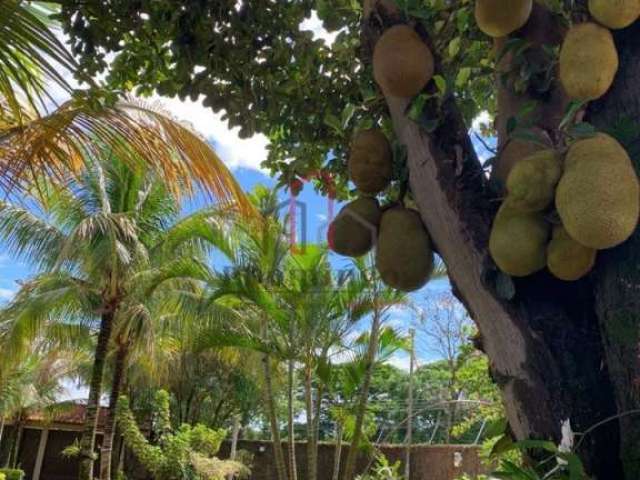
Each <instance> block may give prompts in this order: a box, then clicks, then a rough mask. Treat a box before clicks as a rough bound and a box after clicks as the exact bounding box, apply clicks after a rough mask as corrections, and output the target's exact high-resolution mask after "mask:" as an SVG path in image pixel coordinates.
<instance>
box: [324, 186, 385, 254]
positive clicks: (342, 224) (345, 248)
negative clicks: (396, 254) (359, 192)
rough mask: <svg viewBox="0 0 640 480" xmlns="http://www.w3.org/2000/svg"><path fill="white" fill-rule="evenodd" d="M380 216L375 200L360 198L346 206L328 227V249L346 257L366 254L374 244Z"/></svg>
mask: <svg viewBox="0 0 640 480" xmlns="http://www.w3.org/2000/svg"><path fill="white" fill-rule="evenodd" d="M381 216H382V212H381V211H380V206H379V205H378V201H377V200H376V199H375V198H371V197H361V198H358V199H356V200H354V201H353V202H351V203H349V204H347V205H346V206H345V207H343V208H342V210H340V213H339V214H338V215H337V216H336V218H335V219H334V220H333V222H331V225H330V226H329V231H328V232H327V240H328V243H329V248H330V249H331V250H333V251H334V252H336V253H338V254H340V255H345V256H347V257H360V256H362V255H364V254H366V253H367V252H369V251H370V250H371V248H372V247H373V244H374V243H375V239H376V235H377V229H378V226H379V225H380V218H381Z"/></svg>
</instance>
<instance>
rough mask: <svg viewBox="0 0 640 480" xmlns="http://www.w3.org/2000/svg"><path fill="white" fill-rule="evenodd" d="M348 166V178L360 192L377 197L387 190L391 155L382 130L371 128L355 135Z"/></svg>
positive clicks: (391, 164)
mask: <svg viewBox="0 0 640 480" xmlns="http://www.w3.org/2000/svg"><path fill="white" fill-rule="evenodd" d="M348 166H349V176H350V177H351V180H352V181H353V183H354V184H355V185H356V188H357V189H358V190H359V191H360V192H362V193H366V194H368V195H377V194H378V193H380V192H381V191H383V190H384V189H385V188H387V186H388V185H389V182H390V181H391V178H392V175H393V155H392V153H391V145H390V144H389V140H387V137H386V136H385V135H384V133H382V130H380V129H377V128H372V129H369V130H362V131H360V132H358V133H357V134H356V136H355V137H354V139H353V142H352V143H351V154H350V156H349V165H348Z"/></svg>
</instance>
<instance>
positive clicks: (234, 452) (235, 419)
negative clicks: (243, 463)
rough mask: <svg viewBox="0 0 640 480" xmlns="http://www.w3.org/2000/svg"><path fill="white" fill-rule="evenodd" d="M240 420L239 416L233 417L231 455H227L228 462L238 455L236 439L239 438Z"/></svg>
mask: <svg viewBox="0 0 640 480" xmlns="http://www.w3.org/2000/svg"><path fill="white" fill-rule="evenodd" d="M241 421H242V418H241V417H240V415H239V414H238V415H236V416H235V417H233V433H232V434H231V453H230V454H229V460H235V459H236V455H237V453H238V437H239V436H240V427H241V425H240V422H241Z"/></svg>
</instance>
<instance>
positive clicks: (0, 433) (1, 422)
mask: <svg viewBox="0 0 640 480" xmlns="http://www.w3.org/2000/svg"><path fill="white" fill-rule="evenodd" d="M4 423H5V421H4V415H2V418H0V444H2V436H3V435H4Z"/></svg>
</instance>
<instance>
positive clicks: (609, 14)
mask: <svg viewBox="0 0 640 480" xmlns="http://www.w3.org/2000/svg"><path fill="white" fill-rule="evenodd" d="M589 12H590V13H591V16H592V17H593V18H595V19H596V20H597V21H598V22H600V23H601V24H602V25H604V26H605V27H607V28H611V29H614V30H615V29H618V28H625V27H628V26H629V25H631V24H632V23H633V22H635V21H636V20H637V19H638V16H640V0H589Z"/></svg>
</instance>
